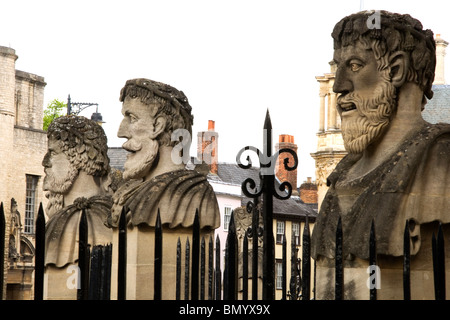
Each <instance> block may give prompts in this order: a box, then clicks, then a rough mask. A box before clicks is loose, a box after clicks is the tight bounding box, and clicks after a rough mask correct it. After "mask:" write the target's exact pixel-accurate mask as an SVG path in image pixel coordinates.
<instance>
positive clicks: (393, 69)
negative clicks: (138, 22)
mask: <svg viewBox="0 0 450 320" xmlns="http://www.w3.org/2000/svg"><path fill="white" fill-rule="evenodd" d="M374 14H376V15H378V16H376V18H377V19H378V25H377V26H376V25H373V24H372V23H369V22H370V20H371V19H372V18H373V17H374ZM332 37H333V40H334V61H335V62H336V64H337V69H336V75H335V82H334V87H333V90H334V91H335V92H336V93H338V94H339V96H338V99H337V111H338V112H339V114H340V116H341V120H342V136H343V139H344V146H345V148H346V150H347V151H348V155H347V156H346V157H345V158H343V159H342V160H341V162H340V163H339V164H338V165H337V167H336V169H335V170H334V171H333V172H332V173H331V175H330V176H329V177H328V185H329V189H328V192H327V194H326V196H325V198H324V201H323V203H322V206H321V208H320V213H319V215H318V219H317V221H316V224H315V227H314V232H313V236H312V255H313V257H315V259H318V260H319V261H320V258H321V257H326V258H331V259H332V258H334V248H335V231H336V226H337V222H338V219H339V217H341V219H342V227H343V233H344V237H343V238H344V243H343V250H344V257H345V258H346V259H350V260H351V259H353V258H360V259H368V257H369V249H368V247H369V241H368V239H369V232H370V226H371V222H372V221H374V223H375V230H376V240H377V253H378V254H381V255H386V256H394V257H398V256H401V255H402V254H403V231H404V228H405V222H406V220H407V219H409V228H410V234H411V238H410V240H411V254H412V255H415V254H417V253H418V251H419V249H420V248H421V246H424V243H423V242H422V241H421V240H422V237H423V226H424V225H426V224H427V223H431V222H433V221H441V222H442V223H448V222H450V214H449V211H448V208H450V189H449V188H448V185H449V183H450V124H443V123H441V124H436V125H431V124H429V123H427V122H426V121H424V120H423V118H422V115H421V111H422V110H423V109H424V108H426V102H427V99H431V98H432V96H433V92H432V83H433V80H434V70H435V63H436V57H435V55H436V53H435V42H434V39H433V33H432V32H431V31H430V30H423V27H422V24H421V23H420V22H419V21H418V20H416V19H414V18H412V17H411V16H409V15H400V14H395V13H390V12H386V11H376V12H373V11H368V12H359V13H356V14H352V15H350V16H348V17H345V18H343V19H342V20H341V21H340V22H338V23H337V24H336V26H335V28H334V30H333V33H332Z"/></svg>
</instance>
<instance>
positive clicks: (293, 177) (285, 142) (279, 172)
mask: <svg viewBox="0 0 450 320" xmlns="http://www.w3.org/2000/svg"><path fill="white" fill-rule="evenodd" d="M284 148H287V149H291V150H293V151H294V152H295V153H297V145H296V144H295V143H294V136H291V135H288V134H281V135H280V136H279V141H278V143H277V144H276V145H275V151H278V150H281V149H284ZM285 158H289V166H292V165H293V164H294V159H293V157H292V155H291V154H290V153H282V154H281V155H280V156H279V157H278V161H277V163H276V167H275V172H276V176H277V178H278V179H279V180H280V181H281V182H284V181H288V182H289V183H290V184H291V186H292V195H298V191H297V169H295V170H292V171H287V170H286V169H285V168H284V159H285Z"/></svg>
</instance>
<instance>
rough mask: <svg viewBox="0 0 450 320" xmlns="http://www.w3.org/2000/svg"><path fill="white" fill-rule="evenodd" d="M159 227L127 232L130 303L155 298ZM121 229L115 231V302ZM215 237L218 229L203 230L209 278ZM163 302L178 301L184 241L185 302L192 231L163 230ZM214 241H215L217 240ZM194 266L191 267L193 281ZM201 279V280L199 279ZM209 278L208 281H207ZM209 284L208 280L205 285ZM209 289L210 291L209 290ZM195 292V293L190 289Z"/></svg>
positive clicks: (140, 228)
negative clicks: (178, 248)
mask: <svg viewBox="0 0 450 320" xmlns="http://www.w3.org/2000/svg"><path fill="white" fill-rule="evenodd" d="M154 230H155V228H153V227H149V226H146V225H140V226H138V227H133V228H128V229H127V275H126V299H127V300H152V299H153V298H154V293H153V290H154V253H155V232H154ZM118 235H119V232H118V229H117V228H116V229H114V232H113V255H112V270H111V299H112V300H115V299H117V277H118V274H117V269H118ZM210 236H211V237H214V230H212V231H201V233H200V243H201V239H202V237H204V239H205V250H206V252H205V263H206V265H205V277H207V275H208V258H207V257H208V252H209V250H210V248H209V239H210ZM162 237H163V240H162V243H163V244H162V246H163V249H162V251H163V253H162V254H163V261H162V299H163V300H175V299H176V262H177V242H178V239H180V242H181V291H180V292H181V299H184V279H185V278H184V277H185V257H186V240H187V239H189V243H190V254H191V260H190V261H191V264H192V245H193V244H192V228H175V229H169V228H168V227H166V226H164V227H163V230H162ZM213 241H214V239H213ZM191 272H192V267H191V266H190V268H189V278H191ZM199 279H200V277H199ZM206 279H207V278H206ZM205 285H207V280H206V282H205ZM205 290H206V289H205ZM189 292H191V290H189Z"/></svg>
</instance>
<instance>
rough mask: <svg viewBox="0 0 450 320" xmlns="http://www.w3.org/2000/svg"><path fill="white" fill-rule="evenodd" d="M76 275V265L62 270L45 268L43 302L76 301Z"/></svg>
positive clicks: (50, 267)
mask: <svg viewBox="0 0 450 320" xmlns="http://www.w3.org/2000/svg"><path fill="white" fill-rule="evenodd" d="M78 275H79V273H78V264H69V265H67V266H65V267H62V268H57V267H55V266H54V265H49V266H46V267H45V275H44V300H76V299H77V288H78Z"/></svg>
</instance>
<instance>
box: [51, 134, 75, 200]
mask: <svg viewBox="0 0 450 320" xmlns="http://www.w3.org/2000/svg"><path fill="white" fill-rule="evenodd" d="M59 142H60V141H59V140H56V139H55V138H53V137H50V138H49V140H48V149H47V153H46V155H45V156H44V159H43V161H42V166H43V167H44V172H45V177H44V183H43V189H44V190H45V191H50V192H52V193H60V194H65V193H67V192H68V191H69V190H70V188H71V187H72V185H73V182H74V181H75V179H76V178H77V176H78V169H77V168H75V166H74V165H73V164H72V163H71V162H70V161H69V158H68V156H67V155H66V154H65V153H64V152H63V149H62V148H61V146H60V144H59Z"/></svg>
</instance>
